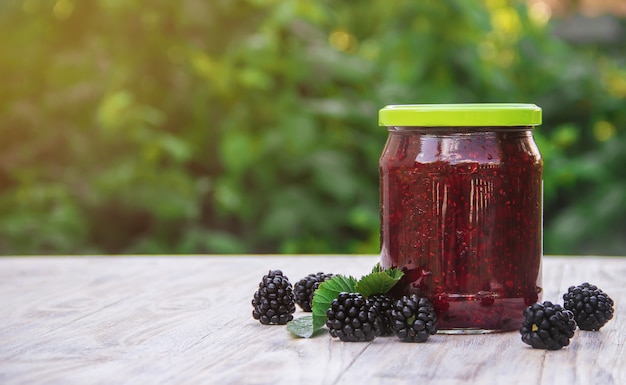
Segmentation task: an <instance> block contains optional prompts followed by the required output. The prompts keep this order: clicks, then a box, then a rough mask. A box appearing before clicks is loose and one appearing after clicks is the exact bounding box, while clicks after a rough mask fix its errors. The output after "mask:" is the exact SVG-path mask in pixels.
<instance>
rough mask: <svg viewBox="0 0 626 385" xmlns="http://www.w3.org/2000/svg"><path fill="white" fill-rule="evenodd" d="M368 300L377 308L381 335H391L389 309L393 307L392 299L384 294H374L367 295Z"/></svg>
mask: <svg viewBox="0 0 626 385" xmlns="http://www.w3.org/2000/svg"><path fill="white" fill-rule="evenodd" d="M368 300H369V301H370V302H371V303H372V304H373V305H374V306H376V307H377V308H378V312H379V313H380V317H381V331H380V335H381V336H390V335H393V334H394V332H393V328H392V327H391V325H392V322H393V320H392V318H391V310H392V309H393V303H394V299H393V298H391V297H390V296H388V295H385V294H374V295H371V296H369V298H368Z"/></svg>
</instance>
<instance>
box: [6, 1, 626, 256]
mask: <svg viewBox="0 0 626 385" xmlns="http://www.w3.org/2000/svg"><path fill="white" fill-rule="evenodd" d="M543 16H545V15H543ZM545 21H546V20H545V18H544V17H542V14H541V13H537V12H533V10H531V12H529V11H528V9H527V8H526V7H525V6H524V5H523V4H521V3H519V2H515V1H503V0H500V1H497V0H489V1H487V0H485V1H461V0H430V1H427V0H424V1H412V0H398V1H394V2H389V1H383V0H370V1H354V0H346V1H340V2H338V1H328V0H317V1H313V0H246V1H244V0H211V1H203V0H184V1H180V2H177V1H169V0H152V1H149V2H148V1H140V0H92V1H77V0H54V1H52V0H19V1H18V0H5V1H3V2H2V3H0V44H1V47H2V49H1V50H0V82H1V84H2V85H1V86H0V138H2V139H1V140H0V253H2V254H61V253H244V252H245V253H265V252H281V253H376V252H378V230H379V228H378V226H379V218H378V170H377V162H378V157H379V156H380V153H381V151H382V147H383V146H384V143H385V140H386V136H387V133H386V131H385V129H384V128H381V127H378V126H377V112H378V109H379V108H381V107H383V106H384V105H386V104H399V103H456V102H531V103H536V104H538V105H540V106H541V107H543V109H544V125H543V126H542V127H540V128H539V129H538V130H537V131H536V136H537V141H538V143H539V146H540V149H541V151H542V153H543V155H544V158H545V202H544V208H545V252H546V253H550V254H555V253H564V254H568V253H573V254H585V253H595V254H621V255H624V250H626V237H624V235H626V221H625V220H624V215H625V214H626V178H625V175H626V172H625V165H626V151H625V149H626V130H625V128H626V106H625V104H624V98H625V97H626V69H625V68H624V60H625V56H624V52H626V50H624V48H626V47H624V43H621V46H620V45H619V44H618V45H617V46H615V45H613V46H611V47H602V46H597V45H596V46H580V45H579V46H572V45H571V44H567V43H565V42H563V41H559V40H557V39H556V38H554V37H553V35H552V34H551V32H550V24H545Z"/></svg>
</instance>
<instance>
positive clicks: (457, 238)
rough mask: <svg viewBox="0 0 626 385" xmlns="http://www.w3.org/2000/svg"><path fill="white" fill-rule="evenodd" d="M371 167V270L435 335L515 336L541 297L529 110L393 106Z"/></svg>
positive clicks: (537, 163)
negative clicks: (391, 279) (427, 308)
mask: <svg viewBox="0 0 626 385" xmlns="http://www.w3.org/2000/svg"><path fill="white" fill-rule="evenodd" d="M379 124H380V125H382V126H386V127H387V129H388V131H389V136H388V139H387V143H386V145H385V148H384V150H383V153H382V156H381V158H380V163H379V172H380V214H381V256H380V258H381V265H382V267H384V268H388V267H398V268H400V269H402V270H403V271H404V273H405V276H404V278H403V280H402V281H401V283H400V284H399V285H397V289H398V293H396V294H397V295H400V294H410V293H417V294H419V295H422V296H427V297H428V298H429V299H430V300H431V301H432V302H433V304H434V305H435V308H436V311H437V314H438V319H439V324H438V328H439V330H440V332H443V333H451V334H457V333H459V334H465V333H489V332H499V331H510V330H518V329H519V328H520V326H521V323H522V319H523V314H522V313H523V309H524V308H525V307H526V306H528V305H529V304H532V303H535V302H537V301H538V300H539V299H540V297H541V291H542V289H541V286H540V285H541V258H542V252H543V250H542V249H543V248H542V187H543V186H542V169H543V161H542V159H541V155H540V153H539V149H538V148H537V145H536V144H535V141H534V139H533V135H532V130H533V127H534V126H536V125H539V124H541V109H540V108H539V107H537V106H535V105H532V104H451V105H396V106H387V107H385V108H383V109H382V110H381V111H380V114H379Z"/></svg>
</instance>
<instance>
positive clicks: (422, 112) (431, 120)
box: [378, 103, 541, 127]
mask: <svg viewBox="0 0 626 385" xmlns="http://www.w3.org/2000/svg"><path fill="white" fill-rule="evenodd" d="M540 124H541V108H540V107H538V106H537V105H535V104H525V103H465V104H393V105H388V106H385V107H384V108H382V109H381V110H380V111H379V113H378V125H379V126H388V127H389V126H421V127H454V126H464V127H469V126H485V127H487V126H492V127H493V126H537V125H540Z"/></svg>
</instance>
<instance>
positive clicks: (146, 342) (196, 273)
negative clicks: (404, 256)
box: [0, 256, 626, 385]
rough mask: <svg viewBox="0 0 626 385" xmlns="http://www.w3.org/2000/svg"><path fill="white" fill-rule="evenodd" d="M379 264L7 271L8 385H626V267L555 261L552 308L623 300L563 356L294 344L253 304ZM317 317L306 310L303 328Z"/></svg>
mask: <svg viewBox="0 0 626 385" xmlns="http://www.w3.org/2000/svg"><path fill="white" fill-rule="evenodd" d="M376 262H377V257H376V256H171V257H169V256H163V257H131V256H128V257H28V258H0V384H2V385H12V384H29V385H31V384H47V385H52V384H64V385H66V384H151V385H158V384H168V385H169V384H289V385H293V384H355V383H367V384H414V383H420V382H423V381H425V383H428V384H445V385H447V384H460V383H477V384H524V385H528V384H550V385H555V384H557V385H558V384H568V385H576V384H581V385H583V384H584V385H589V384H603V385H609V384H626V369H625V367H626V360H625V359H624V353H625V352H624V342H625V340H626V333H625V330H626V329H625V326H626V325H625V324H624V321H623V317H622V316H621V315H622V314H623V312H624V305H623V304H624V302H625V301H626V287H625V285H624V276H626V258H591V257H546V258H544V265H543V285H544V289H545V294H544V299H549V300H552V301H554V302H562V301H561V295H562V293H563V292H565V291H566V290H567V287H568V286H570V285H575V284H580V283H582V282H584V281H590V282H592V283H594V284H596V285H598V286H599V287H601V288H602V289H603V290H604V291H606V292H607V293H609V294H610V295H611V297H612V298H613V299H614V300H615V301H616V313H615V317H614V319H613V320H612V321H611V322H610V323H609V324H608V325H607V326H606V327H605V328H603V329H602V331H600V332H582V331H577V332H576V336H575V337H574V339H573V340H572V343H571V345H570V346H569V347H566V348H564V349H562V350H560V351H555V352H547V351H542V350H534V349H531V348H530V347H528V346H526V345H524V344H523V343H522V342H521V340H520V336H519V333H517V332H510V333H499V334H491V335H481V336H450V335H439V334H438V335H435V336H432V337H431V338H430V339H429V340H428V342H427V343H424V344H409V343H402V342H399V341H398V340H397V339H395V338H392V337H389V338H377V339H375V340H374V341H373V342H371V343H343V342H340V341H338V340H335V339H332V338H330V337H329V336H328V335H327V334H325V335H321V336H318V337H315V338H312V339H298V338H293V337H291V335H290V334H289V333H288V332H287V331H286V329H285V327H284V326H264V325H261V324H260V323H259V322H258V321H255V320H254V319H253V318H252V316H251V312H252V306H251V304H250V301H251V299H252V294H253V293H254V291H255V290H256V288H257V286H258V282H259V281H260V279H261V277H262V276H263V274H265V273H267V271H268V270H269V269H277V268H279V269H282V270H283V272H284V273H285V274H286V275H287V276H289V278H290V279H291V281H292V282H295V281H297V280H298V279H300V278H302V277H304V276H305V275H307V274H309V273H313V272H317V271H324V272H333V273H341V274H351V275H354V276H356V277H360V276H362V275H364V274H366V273H367V272H369V271H370V269H371V268H372V266H373V265H374V264H375V263H376ZM304 314H305V313H302V312H300V311H298V312H297V313H296V317H298V316H302V315H304Z"/></svg>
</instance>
